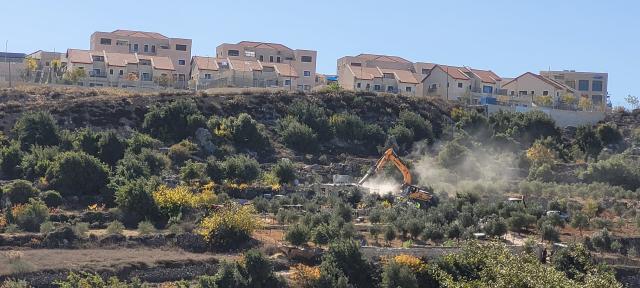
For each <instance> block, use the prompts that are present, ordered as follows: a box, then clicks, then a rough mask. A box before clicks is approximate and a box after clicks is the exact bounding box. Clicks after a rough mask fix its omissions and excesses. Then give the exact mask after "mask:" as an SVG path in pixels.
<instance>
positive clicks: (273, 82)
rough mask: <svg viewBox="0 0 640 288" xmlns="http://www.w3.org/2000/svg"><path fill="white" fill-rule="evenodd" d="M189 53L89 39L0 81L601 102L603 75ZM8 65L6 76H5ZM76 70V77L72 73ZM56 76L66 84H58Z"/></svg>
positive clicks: (135, 40) (263, 50) (107, 37)
mask: <svg viewBox="0 0 640 288" xmlns="http://www.w3.org/2000/svg"><path fill="white" fill-rule="evenodd" d="M191 49H192V40H191V39H184V38H170V37H167V36H165V35H162V34H160V33H157V32H144V31H132V30H115V31H112V32H94V33H93V34H92V35H91V37H90V41H89V49H88V50H84V49H68V50H67V51H66V52H64V53H61V52H47V51H36V52H34V53H31V54H28V55H26V54H20V53H3V54H2V55H0V80H1V79H3V78H4V80H5V81H6V80H8V77H9V76H8V75H9V74H11V79H12V80H13V81H19V80H20V79H23V80H24V79H27V80H28V81H33V82H38V83H54V82H59V81H64V82H72V83H73V84H77V85H83V86H111V87H158V86H164V87H168V86H171V87H174V88H180V89H187V88H189V89H208V88H219V87H267V88H269V87H274V88H280V89H290V90H299V91H311V90H312V89H314V88H315V87H318V86H323V85H327V84H329V83H334V82H335V83H338V85H339V86H340V87H342V88H343V89H346V90H352V91H369V92H387V93H397V94H404V95H410V96H416V97H434V98H442V99H445V100H462V101H466V102H468V103H471V104H482V103H498V102H500V103H501V104H507V105H512V106H529V105H547V106H554V107H563V108H571V106H576V105H577V103H578V102H579V101H580V100H582V99H588V100H589V101H590V102H591V103H592V105H593V106H595V107H605V105H606V103H607V100H608V99H607V97H608V96H607V88H608V87H607V82H608V75H607V73H591V72H575V71H542V72H540V73H539V74H535V73H531V72H526V73H524V74H522V75H520V76H518V77H516V78H505V77H501V76H499V75H497V74H496V73H495V72H493V71H491V70H488V69H479V68H476V67H467V66H451V65H443V64H436V63H428V62H412V61H409V60H407V59H404V58H402V57H398V56H390V55H376V54H359V55H357V56H345V57H342V58H340V59H338V60H337V75H336V76H331V75H322V74H319V73H317V70H316V63H317V51H314V50H307V49H292V48H289V47H287V46H286V45H283V44H278V43H266V42H253V41H241V42H238V43H235V44H230V43H223V44H221V45H219V46H217V48H216V51H215V56H198V55H192V52H191ZM3 55H4V56H5V57H2V56H3ZM25 59H28V61H26V60H25ZM25 61H26V62H25ZM34 62H35V63H34ZM12 65H13V73H8V72H9V70H10V69H9V67H10V66H12ZM78 70H82V71H80V72H78V73H75V74H73V73H71V72H73V71H76V72H77V71H78ZM63 74H64V75H67V76H66V77H62V76H61V75H63ZM69 75H71V76H72V77H69ZM2 76H4V77H2Z"/></svg>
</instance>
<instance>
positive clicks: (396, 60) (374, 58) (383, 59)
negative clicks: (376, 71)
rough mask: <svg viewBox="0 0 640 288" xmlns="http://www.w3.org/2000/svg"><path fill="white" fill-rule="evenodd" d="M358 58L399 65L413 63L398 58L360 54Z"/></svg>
mask: <svg viewBox="0 0 640 288" xmlns="http://www.w3.org/2000/svg"><path fill="white" fill-rule="evenodd" d="M356 57H357V58H362V59H365V60H375V61H384V62H397V63H411V61H409V60H407V59H404V58H402V57H398V56H388V55H377V54H366V53H363V54H360V55H358V56H356Z"/></svg>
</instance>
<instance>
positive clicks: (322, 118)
mask: <svg viewBox="0 0 640 288" xmlns="http://www.w3.org/2000/svg"><path fill="white" fill-rule="evenodd" d="M287 109H288V112H289V114H290V115H292V116H294V117H295V118H296V119H298V121H300V123H304V124H306V125H307V126H309V127H310V128H311V129H313V131H314V133H316V134H317V135H318V138H319V139H321V140H327V139H329V137H330V136H331V127H329V118H328V117H327V112H326V110H325V109H324V108H322V107H320V106H318V105H316V104H314V103H310V102H309V101H307V100H304V99H297V100H295V101H293V103H291V105H289V107H288V108H287Z"/></svg>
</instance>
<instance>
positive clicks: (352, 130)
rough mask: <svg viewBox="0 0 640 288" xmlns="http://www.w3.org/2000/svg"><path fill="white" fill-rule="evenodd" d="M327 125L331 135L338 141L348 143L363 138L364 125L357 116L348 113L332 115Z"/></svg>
mask: <svg viewBox="0 0 640 288" xmlns="http://www.w3.org/2000/svg"><path fill="white" fill-rule="evenodd" d="M329 123H330V125H331V129H332V130H333V134H334V135H335V136H336V137H337V138H338V139H341V140H344V141H347V142H350V141H354V140H362V139H363V138H364V131H365V126H366V124H365V123H364V121H362V119H360V117H358V115H355V114H349V113H341V114H334V115H332V116H331V118H329Z"/></svg>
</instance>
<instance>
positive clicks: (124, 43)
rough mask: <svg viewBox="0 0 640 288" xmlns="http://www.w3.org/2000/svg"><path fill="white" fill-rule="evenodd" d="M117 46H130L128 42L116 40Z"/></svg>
mask: <svg viewBox="0 0 640 288" xmlns="http://www.w3.org/2000/svg"><path fill="white" fill-rule="evenodd" d="M116 46H129V41H128V40H116Z"/></svg>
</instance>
